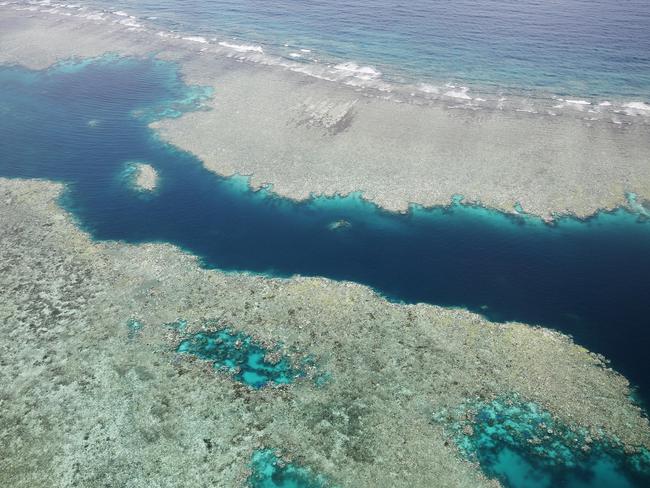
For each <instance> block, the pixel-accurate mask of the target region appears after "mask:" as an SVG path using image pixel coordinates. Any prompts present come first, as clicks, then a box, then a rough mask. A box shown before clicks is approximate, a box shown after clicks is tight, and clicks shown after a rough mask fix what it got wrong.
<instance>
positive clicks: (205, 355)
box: [177, 328, 306, 389]
mask: <svg viewBox="0 0 650 488" xmlns="http://www.w3.org/2000/svg"><path fill="white" fill-rule="evenodd" d="M177 351H178V352H180V353H184V354H192V355H194V356H197V357H199V358H201V359H204V360H206V361H210V362H212V364H213V365H214V368H215V369H224V370H226V371H228V372H230V373H232V375H233V379H234V380H236V381H239V382H241V383H244V384H245V385H247V386H250V387H251V388H254V389H259V388H263V387H265V386H267V385H269V384H270V383H273V384H276V385H288V384H290V383H293V381H294V380H295V379H296V378H300V377H304V376H305V375H306V374H305V372H304V371H301V370H299V369H296V368H294V367H293V366H292V364H291V360H290V359H289V358H288V357H286V356H281V355H278V358H277V361H274V362H270V361H269V360H268V357H269V354H271V353H274V352H277V351H275V350H269V349H265V348H264V347H263V346H262V345H261V344H258V343H257V342H255V341H254V340H253V338H252V337H251V336H249V335H246V334H244V333H242V332H235V331H232V330H230V329H228V328H222V329H218V330H215V331H213V332H198V333H196V334H194V335H192V336H191V337H189V338H187V339H185V340H183V341H182V342H181V343H180V344H179V345H178V348H177Z"/></svg>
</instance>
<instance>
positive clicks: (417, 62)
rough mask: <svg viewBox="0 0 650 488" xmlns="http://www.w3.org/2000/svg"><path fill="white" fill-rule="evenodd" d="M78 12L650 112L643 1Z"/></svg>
mask: <svg viewBox="0 0 650 488" xmlns="http://www.w3.org/2000/svg"><path fill="white" fill-rule="evenodd" d="M85 3H86V4H88V5H96V6H102V7H104V8H106V9H109V10H116V9H118V8H119V9H120V10H123V11H126V12H128V13H130V14H134V15H137V16H139V17H141V18H147V17H149V18H150V19H149V20H151V21H153V22H157V23H160V24H161V25H164V26H166V27H167V28H169V29H175V30H177V31H179V32H184V33H191V34H198V35H204V36H207V37H212V36H223V35H225V36H229V37H237V38H238V39H239V40H240V41H242V42H253V43H262V44H263V45H264V47H265V50H266V51H271V52H276V53H280V54H283V55H285V56H291V57H292V58H293V56H300V58H297V59H304V60H306V61H312V60H314V59H317V60H318V61H319V62H327V61H330V60H337V61H339V62H341V61H352V62H356V63H357V64H359V65H368V64H370V65H373V66H375V67H376V68H377V69H379V70H380V71H382V72H384V74H386V75H387V76H388V77H389V78H392V79H394V80H400V79H410V80H422V81H431V82H433V83H434V84H436V85H443V86H444V83H447V82H452V83H455V84H461V85H462V84H469V85H470V86H481V87H492V88H497V89H502V90H504V91H505V92H508V91H515V92H522V91H523V92H525V93H528V94H530V95H533V96H540V95H542V94H546V95H547V94H549V93H553V94H556V95H559V96H578V97H596V98H599V97H600V98H610V97H612V98H621V97H622V98H627V99H630V100H639V101H650V2H647V1H646V0H625V1H614V0H545V1H540V0H441V1H430V0H411V1H408V2H403V1H399V0H349V1H346V2H339V1H336V0H321V1H318V2H311V1H305V0H274V1H261V0H216V1H214V0H213V1H198V0H184V1H179V0H126V1H123V2H120V3H119V6H116V4H115V3H114V2H107V1H105V0H92V1H89V2H85ZM307 51H310V52H307ZM293 59H296V58H293Z"/></svg>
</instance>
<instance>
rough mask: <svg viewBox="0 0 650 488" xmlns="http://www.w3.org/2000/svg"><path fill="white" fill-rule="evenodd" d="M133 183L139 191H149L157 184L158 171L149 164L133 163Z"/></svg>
mask: <svg viewBox="0 0 650 488" xmlns="http://www.w3.org/2000/svg"><path fill="white" fill-rule="evenodd" d="M134 170H135V179H134V182H133V183H134V185H135V187H136V188H137V189H138V190H139V191H146V192H151V191H154V190H155V189H156V187H157V186H158V173H157V172H156V170H155V169H154V168H153V166H151V165H150V164H145V163H136V164H135V165H134Z"/></svg>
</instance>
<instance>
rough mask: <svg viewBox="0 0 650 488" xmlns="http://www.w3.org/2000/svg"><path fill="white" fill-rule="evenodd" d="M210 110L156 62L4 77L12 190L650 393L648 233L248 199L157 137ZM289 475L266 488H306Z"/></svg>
mask: <svg viewBox="0 0 650 488" xmlns="http://www.w3.org/2000/svg"><path fill="white" fill-rule="evenodd" d="M203 95H204V91H202V90H200V89H192V90H188V89H187V87H185V86H183V84H182V83H181V82H180V80H179V78H178V75H177V72H176V70H175V67H174V66H173V65H169V64H164V63H161V62H155V61H144V62H143V61H135V60H118V59H115V58H105V59H103V60H102V61H98V62H90V63H85V64H81V65H66V66H61V67H59V68H57V69H51V70H48V71H43V72H30V71H27V70H24V69H20V68H8V67H5V68H0V114H1V117H0V136H1V137H0V175H2V176H9V177H39V178H47V179H52V180H57V181H63V182H66V183H67V184H68V186H67V188H68V190H67V192H66V193H65V195H64V196H63V204H64V205H65V206H67V208H69V209H70V210H71V211H72V212H73V213H74V215H75V216H76V218H77V219H78V221H79V223H80V224H81V225H82V226H83V227H85V228H86V229H87V230H89V231H90V232H91V233H92V235H93V236H94V237H95V238H97V239H122V240H125V241H129V242H145V241H164V242H171V243H174V244H177V245H179V246H182V247H183V248H185V249H187V250H189V251H191V252H193V253H195V254H197V255H199V256H201V257H202V259H203V260H204V262H205V264H206V266H214V267H218V268H221V269H226V270H250V271H255V272H262V273H269V274H273V275H279V276H288V275H291V274H293V273H300V274H304V275H322V276H327V277H331V278H335V279H346V280H354V281H357V282H360V283H365V284H368V285H370V286H373V287H375V288H376V289H377V290H379V291H380V292H382V293H384V294H386V295H388V296H390V297H392V298H394V299H400V300H404V301H408V302H416V301H425V302H430V303H436V304H443V305H450V306H464V307H467V308H469V309H471V310H475V311H478V312H481V313H484V314H485V315H487V316H488V317H489V318H491V319H494V320H521V321H525V322H530V323H540V324H543V325H547V326H551V327H556V328H558V329H560V330H562V331H564V332H568V333H571V334H573V335H574V336H575V337H576V339H577V341H578V342H580V343H582V344H584V345H586V346H588V347H589V348H590V349H592V350H595V351H599V352H602V353H604V354H605V355H607V356H608V357H610V358H611V359H612V360H613V362H614V366H615V367H617V368H618V369H619V370H621V371H623V372H624V373H626V374H627V375H628V376H629V377H631V378H632V379H633V380H634V381H635V382H636V383H638V384H639V385H641V391H642V393H646V394H647V392H649V391H650V375H649V370H648V368H649V365H648V361H647V359H646V357H647V351H648V348H649V346H650V344H649V339H648V337H649V332H648V326H649V323H650V322H649V318H648V317H649V316H650V300H648V290H649V289H650V286H649V285H650V253H648V250H649V249H650V224H648V223H642V222H639V221H638V218H637V217H636V216H634V215H631V214H628V213H625V212H622V211H619V212H616V213H613V214H602V215H600V216H598V217H597V218H594V219H592V220H590V221H588V222H585V223H583V222H578V221H576V220H571V219H565V220H562V221H561V222H560V223H559V224H558V225H557V226H554V227H550V226H547V225H544V224H542V223H541V222H539V221H537V220H535V219H532V218H528V219H527V218H519V217H507V216H504V215H502V214H499V213H497V212H492V211H488V210H485V209H481V208H472V207H464V206H460V205H453V206H451V207H450V208H447V209H432V210H423V209H413V211H412V212H411V213H409V214H408V215H397V214H390V213H386V212H382V211H380V210H378V209H377V208H376V207H374V206H373V205H371V204H369V203H367V202H365V201H363V200H362V199H361V198H360V197H359V196H352V197H348V198H337V199H315V200H311V201H308V202H304V203H300V204H296V203H292V202H290V201H287V200H284V199H280V198H276V197H274V196H272V195H269V194H268V193H266V192H263V191H262V192H257V193H254V192H250V191H248V190H247V189H246V187H245V184H244V183H245V182H242V181H240V180H228V179H223V178H219V177H217V176H215V175H214V174H212V173H210V172H208V171H206V170H204V169H203V167H202V165H201V163H200V161H198V160H197V159H196V158H194V157H192V156H191V155H189V154H187V153H184V152H182V151H179V150H177V149H175V148H173V147H171V146H168V145H166V144H164V143H162V142H161V141H160V140H158V139H157V138H156V137H155V136H154V134H153V133H152V132H151V131H150V130H149V129H148V127H147V122H148V121H149V120H151V119H152V118H154V117H156V116H160V115H161V114H165V115H171V116H173V115H175V114H178V113H179V111H181V110H185V109H189V108H192V107H193V106H194V105H195V102H196V100H197V99H200V97H201V96H203ZM133 162H146V163H149V164H151V165H152V166H154V167H155V168H156V170H157V171H158V172H159V174H160V177H161V182H160V187H159V189H158V191H157V192H155V193H153V194H144V193H142V192H138V191H136V190H135V189H134V188H133V187H132V186H130V185H129V184H128V178H125V174H128V171H129V168H130V164H131V163H133ZM341 220H344V221H345V222H347V225H343V226H332V223H335V222H338V221H341ZM333 227H334V228H333ZM170 326H172V325H170ZM178 327H180V325H179V326H178ZM131 329H132V331H131V332H132V336H133V338H134V339H135V337H136V336H137V334H138V333H139V327H138V326H136V325H132V326H131ZM502 452H504V453H505V454H506V455H510V454H509V451H505V450H504V451H502ZM499 462H501V463H502V464H503V463H505V464H506V465H507V466H508V469H510V468H512V469H513V470H514V471H511V472H512V473H515V474H516V473H517V472H520V473H521V472H523V471H522V470H524V468H525V469H528V467H526V466H524V468H521V469H519V468H517V466H519V465H521V459H520V458H516V459H514V460H513V459H510V460H508V459H505V460H503V459H501V460H500V461H499ZM598 469H600V468H598ZM517 470H519V471H517ZM603 470H604V471H603V472H604V473H605V474H607V473H610V472H611V469H610V467H607V466H605V468H603ZM509 472H510V471H509ZM599 472H600V471H599ZM283 473H284V472H282V473H279V474H277V473H276V478H277V479H276V481H277V483H276V481H273V480H272V479H267V478H264V477H263V478H261V479H262V481H260V483H261V484H259V485H257V486H307V485H305V484H300V483H298V481H296V483H298V484H293V485H292V484H290V483H293V482H294V481H295V480H294V481H291V480H293V479H294V478H292V477H291V476H293V475H291V476H289V474H287V473H284V474H283ZM271 474H273V473H271ZM285 475H287V476H289V478H287V477H286V476H285ZM264 476H266V475H264ZM513 476H514V474H513ZM283 477H284V478H283ZM280 478H283V479H285V480H289V481H282V480H281V479H280ZM513 479H514V478H513ZM264 480H266V481H264ZM264 483H266V484H264ZM269 483H271V484H269ZM272 483H275V485H274V484H272ZM283 483H284V484H283ZM287 483H289V484H287ZM522 483H523V482H522ZM511 485H512V486H517V487H518V486H527V485H525V484H521V483H519V482H517V481H516V479H514V481H511ZM567 486H581V485H579V484H577V482H576V484H570V485H567ZM612 486H613V485H612ZM621 486H627V485H621Z"/></svg>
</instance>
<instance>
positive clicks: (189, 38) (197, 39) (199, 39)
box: [182, 36, 208, 44]
mask: <svg viewBox="0 0 650 488" xmlns="http://www.w3.org/2000/svg"><path fill="white" fill-rule="evenodd" d="M182 39H184V40H186V41H191V42H200V43H201V44H207V43H208V40H207V39H206V38H205V37H202V36H186V37H183V38H182Z"/></svg>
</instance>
